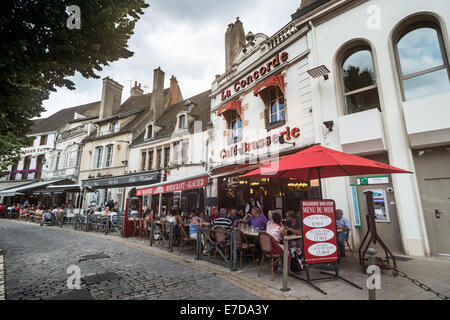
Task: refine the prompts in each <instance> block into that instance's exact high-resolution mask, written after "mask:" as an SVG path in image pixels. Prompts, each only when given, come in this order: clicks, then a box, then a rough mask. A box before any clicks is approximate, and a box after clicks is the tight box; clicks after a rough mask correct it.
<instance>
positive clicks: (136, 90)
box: [130, 81, 144, 97]
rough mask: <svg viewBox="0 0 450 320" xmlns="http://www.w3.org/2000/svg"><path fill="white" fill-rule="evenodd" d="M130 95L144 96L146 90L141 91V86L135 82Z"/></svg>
mask: <svg viewBox="0 0 450 320" xmlns="http://www.w3.org/2000/svg"><path fill="white" fill-rule="evenodd" d="M130 94H131V96H132V97H136V96H142V95H143V94H144V90H142V89H141V84H140V83H139V84H138V83H137V81H135V82H134V87H133V88H131V91H130Z"/></svg>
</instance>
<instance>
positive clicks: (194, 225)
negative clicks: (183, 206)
mask: <svg viewBox="0 0 450 320" xmlns="http://www.w3.org/2000/svg"><path fill="white" fill-rule="evenodd" d="M202 226H203V221H202V220H201V219H200V217H199V216H198V215H197V212H195V210H194V211H193V212H192V218H191V222H190V223H189V236H190V237H191V238H192V239H197V233H198V229H199V228H201V227H202Z"/></svg>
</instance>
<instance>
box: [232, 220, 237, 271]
mask: <svg viewBox="0 0 450 320" xmlns="http://www.w3.org/2000/svg"><path fill="white" fill-rule="evenodd" d="M237 233H238V231H237V229H236V228H233V229H232V231H231V250H232V251H231V252H232V257H233V258H232V260H233V268H232V271H236V270H237V269H238V268H237Z"/></svg>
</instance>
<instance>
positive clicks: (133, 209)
mask: <svg viewBox="0 0 450 320" xmlns="http://www.w3.org/2000/svg"><path fill="white" fill-rule="evenodd" d="M138 218H139V211H137V208H136V206H132V207H131V211H130V218H129V219H128V220H130V219H131V220H133V219H138Z"/></svg>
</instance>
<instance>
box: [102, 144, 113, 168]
mask: <svg viewBox="0 0 450 320" xmlns="http://www.w3.org/2000/svg"><path fill="white" fill-rule="evenodd" d="M113 150H114V145H112V144H109V145H107V146H106V147H105V158H104V159H105V162H104V163H103V167H104V168H109V167H111V165H112V156H113Z"/></svg>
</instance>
